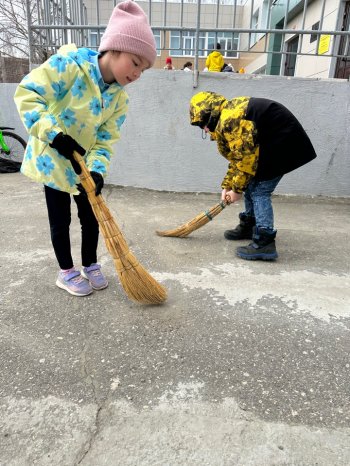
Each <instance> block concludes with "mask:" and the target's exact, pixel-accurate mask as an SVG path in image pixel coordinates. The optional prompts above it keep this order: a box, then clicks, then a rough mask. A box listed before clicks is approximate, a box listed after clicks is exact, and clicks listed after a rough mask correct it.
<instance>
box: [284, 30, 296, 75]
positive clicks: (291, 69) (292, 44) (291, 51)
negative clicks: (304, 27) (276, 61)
mask: <svg viewBox="0 0 350 466" xmlns="http://www.w3.org/2000/svg"><path fill="white" fill-rule="evenodd" d="M298 43H299V36H295V37H293V39H291V40H290V41H288V42H287V50H286V61H285V62H284V76H294V74H295V63H296V61H297V51H298Z"/></svg>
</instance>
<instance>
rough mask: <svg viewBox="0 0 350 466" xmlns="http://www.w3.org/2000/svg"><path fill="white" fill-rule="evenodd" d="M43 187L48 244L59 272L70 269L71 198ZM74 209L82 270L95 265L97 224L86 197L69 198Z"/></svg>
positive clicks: (67, 194)
mask: <svg viewBox="0 0 350 466" xmlns="http://www.w3.org/2000/svg"><path fill="white" fill-rule="evenodd" d="M44 188H45V197H46V205H47V211H48V214H49V222H50V231H51V241H52V245H53V248H54V251H55V254H56V257H57V260H58V264H59V266H60V268H61V269H70V268H71V267H73V265H74V264H73V259H72V253H71V245H70V237H69V227H70V223H71V197H70V194H69V193H66V192H63V191H58V190H57V189H52V188H49V187H48V186H44ZM73 198H74V201H75V203H76V204H77V207H78V217H79V219H80V225H81V260H82V265H83V267H88V266H89V265H91V264H93V263H96V262H97V244H98V222H97V220H96V218H95V215H94V213H93V211H92V208H91V205H90V203H89V200H88V198H87V197H86V196H83V195H79V196H73Z"/></svg>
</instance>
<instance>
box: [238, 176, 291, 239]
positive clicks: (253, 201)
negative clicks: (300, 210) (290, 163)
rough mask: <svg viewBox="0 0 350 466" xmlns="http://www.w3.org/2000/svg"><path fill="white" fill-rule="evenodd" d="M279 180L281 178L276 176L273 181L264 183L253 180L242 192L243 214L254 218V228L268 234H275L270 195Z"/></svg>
mask: <svg viewBox="0 0 350 466" xmlns="http://www.w3.org/2000/svg"><path fill="white" fill-rule="evenodd" d="M281 178H282V176H278V177H277V178H274V179H273V180H266V181H258V180H255V179H254V178H253V180H252V181H251V182H250V183H249V184H248V186H247V189H246V190H245V191H244V205H245V212H244V213H245V214H246V215H247V216H249V217H255V222H256V226H257V227H258V228H263V229H264V230H267V231H268V233H274V232H275V230H274V228H273V209H272V202H271V195H272V193H273V192H274V190H275V189H276V186H277V185H278V183H279V182H280V181H281Z"/></svg>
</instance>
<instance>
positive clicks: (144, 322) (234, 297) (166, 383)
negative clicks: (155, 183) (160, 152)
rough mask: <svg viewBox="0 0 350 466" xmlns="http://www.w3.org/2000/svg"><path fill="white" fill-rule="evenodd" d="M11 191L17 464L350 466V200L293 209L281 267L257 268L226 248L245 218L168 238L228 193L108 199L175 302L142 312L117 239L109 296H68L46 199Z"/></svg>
mask: <svg viewBox="0 0 350 466" xmlns="http://www.w3.org/2000/svg"><path fill="white" fill-rule="evenodd" d="M0 192H1V204H0V218H1V224H0V232H1V258H2V260H1V262H0V266H1V269H0V270H1V296H0V297H1V303H0V306H1V309H0V349H1V353H0V374H1V375H0V377H1V385H0V393H1V403H0V426H1V427H0V464H1V465H4V466H5V465H6V466H22V465H42V466H47V465H64V466H71V465H78V464H79V465H84V466H101V465H108V466H110V465H123V466H125V465H142V466H144V465H152V466H154V465H162V466H163V465H171V466H173V465H191V466H192V465H196V466H197V465H198V466H199V465H201V466H202V465H210V466H222V465H225V466H226V465H227V466H228V465H239V466H247V465H254V466H255V465H256V466H262V465H269V466H270V465H278V466H280V465H281V466H282V465H305V466H306V465H307V466H310V465H318V466H323V465H324V466H346V465H349V464H350V392H349V383H350V360H349V350H350V339H349V336H350V332H349V331H350V266H349V263H350V260H349V256H350V255H349V250H350V246H349V244H350V215H349V211H350V199H330V198H316V199H312V198H301V197H282V196H277V197H276V198H275V200H274V206H275V217H276V226H277V228H278V238H277V248H278V251H279V254H280V257H279V259H278V261H276V262H275V263H266V262H246V261H243V260H241V259H239V258H237V257H236V256H235V254H234V248H235V247H236V244H233V243H232V242H229V241H226V240H225V239H224V237H223V230H224V229H226V228H229V227H232V226H234V225H235V224H236V223H237V215H238V212H239V211H240V209H241V207H242V205H233V206H230V207H228V208H227V209H225V210H224V211H223V212H222V213H221V214H220V215H219V216H218V217H216V218H215V219H214V221H213V222H211V223H210V224H208V225H206V226H204V227H203V228H202V229H200V230H198V231H196V232H194V233H192V235H191V236H189V237H188V238H187V239H177V238H160V237H158V236H156V235H155V234H154V231H155V230H156V229H163V228H172V227H176V226H178V225H180V224H181V223H184V222H185V221H187V220H189V219H190V218H192V217H194V216H195V215H197V214H198V213H200V212H201V211H203V210H205V209H207V208H208V207H210V206H212V205H213V204H215V203H216V202H217V200H218V196H217V195H213V194H189V193H187V194H181V193H180V194H179V193H177V194H174V193H165V192H155V191H148V190H143V189H133V188H118V187H111V186H107V187H106V188H105V189H104V196H105V199H106V201H107V203H108V206H109V207H110V209H111V210H112V212H113V213H114V214H115V218H116V220H117V222H118V224H119V226H120V227H121V229H122V231H123V233H124V235H125V238H126V239H127V241H128V244H129V246H130V248H131V249H132V251H133V252H134V254H135V256H136V257H137V258H138V260H139V261H140V262H141V263H142V264H143V265H144V267H145V268H146V269H147V270H148V271H150V272H151V273H152V275H153V276H154V277H155V278H156V279H157V280H159V281H160V282H161V283H163V284H164V285H165V286H166V287H167V289H168V292H169V298H168V301H167V302H166V303H165V304H164V305H162V306H141V305H138V304H135V303H133V302H131V301H130V300H128V298H127V297H126V296H125V294H124V292H123V289H122V287H121V286H120V284H119V282H118V279H117V276H116V273H115V270H114V265H113V262H112V260H111V259H110V257H109V255H108V253H107V251H106V248H105V246H104V244H103V240H102V239H101V243H100V261H101V263H102V264H103V268H104V271H105V273H106V274H107V276H108V278H109V280H110V286H109V287H108V288H107V289H106V290H103V291H100V292H95V293H94V294H93V295H91V296H89V297H85V298H77V297H73V296H70V295H69V294H68V293H66V292H65V291H63V290H60V289H59V288H57V287H56V286H55V279H56V274H57V267H56V262H55V258H54V254H53V251H52V247H51V244H50V240H49V232H48V222H47V214H46V207H45V203H44V196H43V192H42V188H41V187H40V186H39V185H37V184H35V183H32V182H31V181H30V180H28V179H27V178H25V177H24V176H22V175H20V174H19V173H16V174H6V175H0ZM73 209H74V211H73V212H74V213H73V223H72V243H73V252H74V256H75V257H76V258H77V265H79V262H78V261H79V225H78V221H77V218H76V215H75V207H74V208H73ZM244 243H245V242H240V243H239V244H244Z"/></svg>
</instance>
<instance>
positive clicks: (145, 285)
mask: <svg viewBox="0 0 350 466" xmlns="http://www.w3.org/2000/svg"><path fill="white" fill-rule="evenodd" d="M74 159H75V160H76V161H77V162H78V163H79V165H80V167H81V170H82V173H81V175H80V181H81V184H82V185H83V188H84V189H85V191H86V193H87V196H88V199H89V202H90V204H91V207H92V210H93V212H94V214H95V217H96V219H97V221H98V224H99V227H100V229H101V231H102V235H103V237H104V240H105V243H106V247H107V249H108V251H109V253H110V254H111V256H112V257H113V260H114V265H115V268H116V271H117V274H118V276H119V279H120V283H121V285H122V287H123V288H124V291H125V293H126V294H127V296H128V297H129V298H130V299H132V300H134V301H137V302H138V303H142V304H161V303H163V302H164V301H165V300H166V298H167V292H166V289H165V288H164V287H163V286H162V285H161V284H160V283H158V282H157V281H156V280H155V279H154V278H153V277H152V275H150V274H149V273H148V272H147V270H146V269H145V268H144V267H143V266H142V265H141V264H140V263H139V262H138V260H137V259H136V257H135V256H134V255H133V254H132V252H131V251H130V249H129V247H128V245H127V242H126V241H125V239H124V236H123V234H122V232H121V231H120V229H119V227H118V224H117V223H116V221H115V220H114V218H113V216H112V214H111V212H110V210H109V209H108V207H107V205H106V203H105V200H104V199H103V197H102V195H101V194H99V195H98V196H96V195H95V183H94V180H93V179H92V177H91V175H90V172H89V171H88V169H87V167H86V165H85V162H84V160H83V158H82V157H81V155H80V154H78V153H77V152H74Z"/></svg>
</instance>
